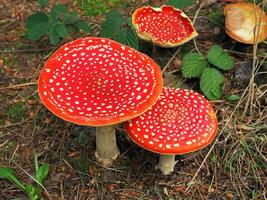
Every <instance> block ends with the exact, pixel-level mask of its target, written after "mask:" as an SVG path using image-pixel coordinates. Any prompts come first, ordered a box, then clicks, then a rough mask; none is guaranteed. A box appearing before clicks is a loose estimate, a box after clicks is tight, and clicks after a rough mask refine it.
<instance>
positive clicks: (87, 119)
mask: <svg viewBox="0 0 267 200" xmlns="http://www.w3.org/2000/svg"><path fill="white" fill-rule="evenodd" d="M162 85H163V80H162V75H161V71H160V68H159V67H158V65H157V64H156V63H155V62H154V61H153V60H152V59H151V58H149V57H148V56H146V55H144V54H142V53H140V52H138V51H137V50H134V49H132V48H130V47H128V46H125V45H122V44H120V43H118V42H115V41H112V40H109V39H106V38H105V39H104V38H97V37H91V38H80V39H77V40H75V41H72V42H69V43H67V44H65V45H64V46H62V47H60V48H59V49H58V50H57V51H56V52H55V53H54V54H53V55H52V56H51V57H50V58H49V59H48V61H47V62H46V63H45V66H44V68H43V69H42V71H41V73H40V77H39V86H38V90H39V96H40V98H41V100H42V102H43V103H44V105H45V106H46V107H47V108H48V109H49V110H50V111H51V112H53V113H54V114H55V115H57V116H58V117H60V118H62V119H64V120H66V121H69V122H72V123H75V124H82V125H93V126H104V125H112V124H117V123H120V122H123V121H126V120H129V119H131V118H133V117H137V116H139V115H140V114H142V113H143V112H145V111H146V110H147V109H148V108H149V107H151V106H152V105H153V104H155V102H156V100H157V98H158V96H159V95H160V93H161V90H162Z"/></svg>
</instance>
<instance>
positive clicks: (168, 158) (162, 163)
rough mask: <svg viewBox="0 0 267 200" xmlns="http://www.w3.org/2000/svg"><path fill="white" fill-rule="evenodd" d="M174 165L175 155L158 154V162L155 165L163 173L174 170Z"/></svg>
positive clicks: (166, 173)
mask: <svg viewBox="0 0 267 200" xmlns="http://www.w3.org/2000/svg"><path fill="white" fill-rule="evenodd" d="M175 165H176V161H175V155H165V154H160V156H159V163H158V165H157V166H156V169H159V170H160V171H161V172H162V173H163V174H165V175H168V174H170V173H172V172H173V171H174V166H175Z"/></svg>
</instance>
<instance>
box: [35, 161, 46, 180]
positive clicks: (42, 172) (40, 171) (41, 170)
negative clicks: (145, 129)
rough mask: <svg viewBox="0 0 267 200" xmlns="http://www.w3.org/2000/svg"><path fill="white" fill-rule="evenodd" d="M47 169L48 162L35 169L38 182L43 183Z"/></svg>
mask: <svg viewBox="0 0 267 200" xmlns="http://www.w3.org/2000/svg"><path fill="white" fill-rule="evenodd" d="M48 171H49V164H48V163H45V164H43V165H42V166H41V167H39V168H38V169H37V171H36V180H37V181H39V183H41V184H43V183H44V179H45V178H46V176H47V175H48Z"/></svg>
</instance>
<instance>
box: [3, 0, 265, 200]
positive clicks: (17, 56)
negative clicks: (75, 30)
mask: <svg viewBox="0 0 267 200" xmlns="http://www.w3.org/2000/svg"><path fill="white" fill-rule="evenodd" d="M54 2H55V1H50V4H51V5H53V4H54ZM58 2H59V1H58ZM60 2H62V3H65V4H66V5H67V6H68V8H69V9H70V10H75V11H78V12H79V14H80V15H83V10H82V8H81V7H80V6H79V4H77V3H76V4H75V3H73V2H75V1H68V0H64V1H63V0H62V1H60ZM164 2H165V1H150V4H151V5H161V4H162V3H164ZM225 4H226V3H225V2H223V1H217V2H216V3H214V4H212V3H211V4H209V5H207V6H206V7H205V6H204V7H203V8H202V9H201V10H200V13H199V15H198V17H197V18H196V22H195V26H196V29H197V31H198V32H199V37H198V38H197V39H196V44H195V45H194V43H193V41H190V42H189V43H187V46H188V48H191V49H194V47H195V46H196V45H197V47H198V49H199V51H201V52H203V53H204V54H206V53H207V51H208V49H209V47H210V46H211V45H212V44H215V43H217V44H220V45H222V46H223V47H224V49H226V50H227V51H228V52H229V53H230V54H231V56H232V57H233V58H234V60H235V68H234V69H233V70H231V71H229V72H227V73H225V76H226V78H225V85H224V95H223V98H222V99H221V100H216V101H211V103H212V104H213V106H214V109H215V110H216V113H217V116H218V120H219V131H218V134H217V136H216V139H215V141H214V142H213V143H212V144H210V145H209V146H208V147H206V148H204V149H203V150H200V151H197V152H194V153H189V154H186V155H179V156H177V157H176V159H177V161H178V162H177V164H176V167H175V171H174V172H173V173H172V174H171V175H167V176H164V175H162V174H161V173H160V172H159V171H157V170H156V169H155V165H156V163H157V160H158V156H157V155H156V154H154V153H151V152H148V151H147V150H144V149H142V148H140V147H139V146H137V145H135V144H134V143H133V142H131V141H130V140H129V139H128V138H127V136H126V134H125V133H124V131H123V129H121V128H118V134H117V140H118V146H119V149H120V153H121V154H120V156H119V157H118V159H117V160H116V161H115V163H114V164H113V165H112V166H111V167H104V166H101V165H100V164H98V163H97V162H96V161H95V157H94V150H95V135H94V134H95V128H93V127H85V126H78V125H75V124H71V123H68V122H66V121H63V120H61V119H59V118H57V117H56V116H54V115H53V114H52V113H51V112H49V111H48V110H47V109H46V108H45V107H44V106H43V105H42V103H41V101H40V99H39V97H38V92H37V80H38V75H39V72H40V70H41V69H42V67H43V65H44V63H45V61H46V59H47V58H48V57H49V55H51V53H52V52H53V51H54V50H56V49H57V48H58V47H59V46H60V45H59V46H53V45H51V44H49V41H48V39H47V38H43V39H42V40H40V41H39V42H30V41H28V40H27V39H26V37H25V19H26V18H27V16H29V15H30V14H32V13H33V12H35V11H36V10H37V9H38V5H37V2H36V1H27V0H12V1H10V0H0V102H1V103H0V166H9V167H12V168H13V169H15V174H16V176H17V177H18V178H19V179H20V180H23V181H24V182H25V183H32V182H33V180H32V179H31V177H29V174H31V175H33V174H34V171H35V168H34V159H33V158H34V155H36V156H37V157H38V161H39V163H45V162H47V163H49V165H50V169H49V174H48V176H47V178H46V181H45V184H44V186H45V189H46V192H43V193H42V195H43V198H44V199H53V200H54V199H61V200H63V199H66V200H83V199H90V200H91V199H92V200H94V199H105V200H108V199H114V200H115V199H116V200H117V199H121V200H123V199H129V200H131V199H140V200H141V199H144V200H145V199H147V200H158V199H159V200H161V199H168V200H174V199H178V200H180V199H228V200H235V199H244V200H246V199H257V200H263V199H266V192H267V191H266V186H267V179H266V175H267V174H266V163H267V162H266V161H267V158H266V152H267V146H266V141H267V140H266V133H267V108H266V107H267V76H266V71H267V63H266V50H267V48H266V44H264V43H262V44H259V45H258V47H257V51H256V53H257V61H258V62H257V63H258V66H257V70H258V69H259V70H258V71H257V70H256V73H254V74H253V73H252V71H253V70H252V69H253V68H252V61H253V48H256V47H255V46H253V45H244V44H240V43H238V42H235V41H233V40H232V39H231V38H229V37H228V36H227V34H226V33H225V32H224V29H223V27H219V26H217V25H215V24H214V23H211V22H210V21H209V20H208V19H207V17H206V16H207V15H208V14H210V13H212V12H215V11H217V10H222V9H223V7H224V6H225ZM131 5H133V6H132V7H130V8H129V7H127V8H123V5H122V9H123V11H124V13H127V14H129V15H130V13H131V12H132V11H133V10H134V9H135V8H137V7H138V6H140V5H142V2H141V1H137V0H136V1H131ZM198 7H199V5H198V4H195V5H193V6H191V7H189V8H187V9H186V13H188V15H189V17H190V18H191V19H193V18H194V16H195V13H196V10H197V9H198ZM82 17H83V19H84V20H85V21H86V22H88V23H92V24H94V27H95V28H94V33H93V34H94V35H95V36H97V34H98V30H99V26H100V24H101V23H102V21H103V19H104V15H97V16H90V17H88V16H84V15H83V16H82ZM91 35H92V33H91V34H86V35H83V34H76V35H71V36H69V37H68V38H67V39H65V40H63V41H61V45H62V44H64V43H66V42H68V41H71V40H73V39H75V38H79V37H82V36H91ZM178 48H180V47H178ZM178 48H175V49H161V48H160V49H159V50H158V54H159V55H158V56H157V62H158V63H159V64H160V65H161V67H162V68H163V67H164V66H165V65H166V63H168V66H167V72H168V71H171V70H172V69H176V68H177V69H178V70H176V73H174V74H171V75H170V74H169V75H170V76H168V77H169V78H170V77H171V80H173V79H175V78H177V77H178V76H179V73H177V71H178V72H179V61H180V59H181V57H180V55H179V53H177V52H178V51H176V50H177V49H178ZM174 54H175V55H174ZM177 63H178V64H177ZM264 75H265V76H264ZM186 83H187V84H188V85H190V86H192V87H193V89H194V90H196V91H199V86H198V84H197V83H198V82H197V81H196V80H187V81H186ZM251 85H252V86H251ZM231 94H235V95H238V96H240V97H241V98H240V99H239V100H237V101H229V100H227V97H228V96H229V95H231ZM11 199H27V196H26V195H25V193H23V192H22V191H20V190H19V189H18V188H17V187H16V186H15V185H14V184H12V183H10V182H8V181H6V180H0V200H11Z"/></svg>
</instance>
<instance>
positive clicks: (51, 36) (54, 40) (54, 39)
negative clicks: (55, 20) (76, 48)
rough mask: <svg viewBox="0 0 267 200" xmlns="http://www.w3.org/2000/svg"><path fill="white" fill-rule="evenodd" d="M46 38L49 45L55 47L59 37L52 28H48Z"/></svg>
mask: <svg viewBox="0 0 267 200" xmlns="http://www.w3.org/2000/svg"><path fill="white" fill-rule="evenodd" d="M48 37H49V40H50V42H51V44H54V45H57V44H58V43H59V41H60V38H59V35H58V33H57V31H56V29H55V27H54V26H51V27H50V28H49V32H48Z"/></svg>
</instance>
